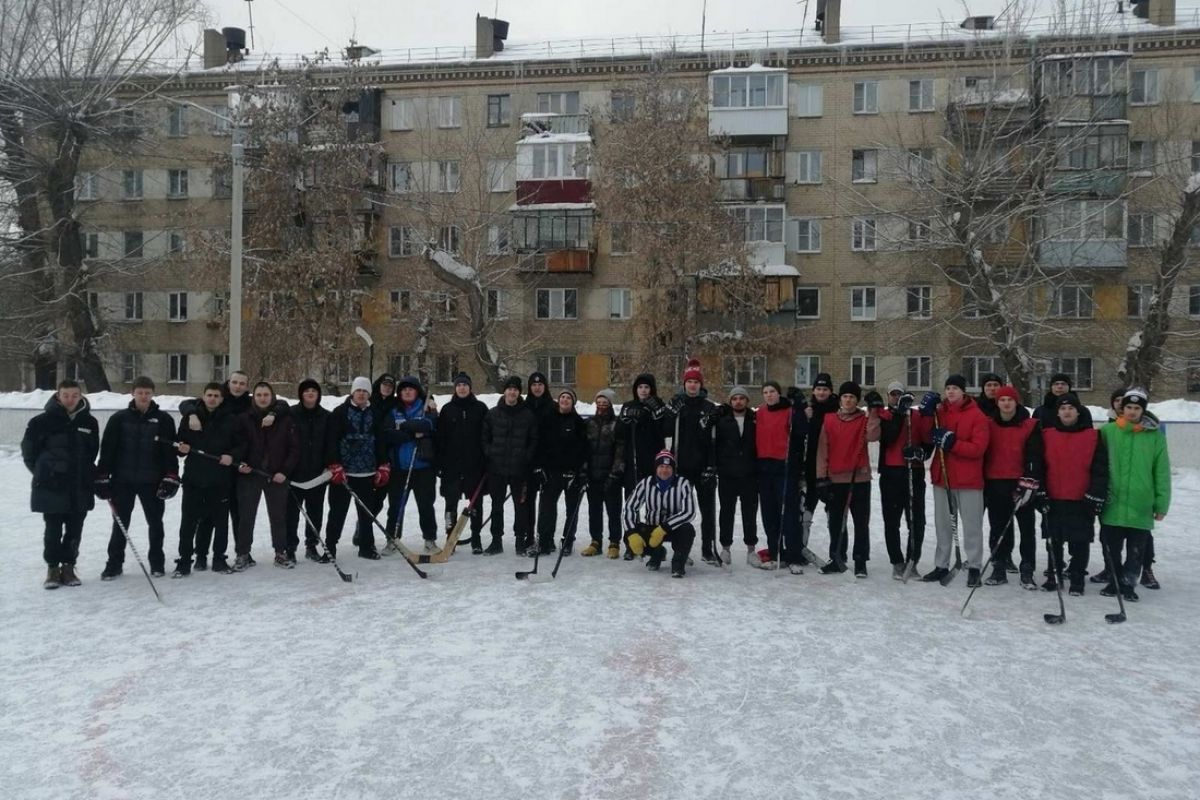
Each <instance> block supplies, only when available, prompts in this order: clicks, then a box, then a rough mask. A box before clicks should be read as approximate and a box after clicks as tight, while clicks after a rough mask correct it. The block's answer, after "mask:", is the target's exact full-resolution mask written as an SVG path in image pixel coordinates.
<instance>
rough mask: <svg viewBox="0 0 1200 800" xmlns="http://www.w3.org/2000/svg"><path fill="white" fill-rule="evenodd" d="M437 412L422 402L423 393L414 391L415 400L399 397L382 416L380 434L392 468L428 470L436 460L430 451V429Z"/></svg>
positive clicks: (432, 440)
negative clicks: (406, 403)
mask: <svg viewBox="0 0 1200 800" xmlns="http://www.w3.org/2000/svg"><path fill="white" fill-rule="evenodd" d="M437 416H438V415H437V412H436V411H430V410H429V409H428V407H426V405H425V392H424V390H422V389H418V390H417V399H416V400H413V402H412V404H411V405H407V406H406V405H405V404H404V401H403V400H399V401H397V402H396V404H395V405H393V406H392V410H391V411H390V412H389V413H388V414H387V415H386V416H385V417H384V418H383V424H382V425H381V426H380V435H381V436H382V437H383V441H384V443H385V444H387V447H388V451H389V452H390V454H391V458H392V467H393V468H394V469H402V470H405V471H407V470H408V469H409V467H410V466H411V467H412V469H429V468H430V467H432V466H433V465H434V463H435V462H436V461H437V456H436V454H435V451H434V439H433V437H434V430H435V429H436V427H437Z"/></svg>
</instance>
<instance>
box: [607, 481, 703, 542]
mask: <svg viewBox="0 0 1200 800" xmlns="http://www.w3.org/2000/svg"><path fill="white" fill-rule="evenodd" d="M695 516H696V492H695V490H694V489H692V484H691V482H690V481H688V479H687V478H684V477H681V476H679V475H676V476H675V477H674V479H673V480H672V483H671V485H670V486H668V487H667V488H666V490H665V491H664V490H662V489H659V488H658V476H656V475H651V476H650V477H648V478H643V479H642V480H641V481H639V482H638V484H637V486H635V487H633V494H632V495H630V497H629V501H628V502H626V503H625V512H624V515H623V522H624V523H625V530H627V531H628V530H633V529H634V528H636V527H637V525H638V522H639V521H640V522H645V523H646V524H647V525H652V526H653V525H662V526H663V527H665V528H668V529H671V528H676V527H678V526H680V525H683V524H685V523H688V522H691V521H692V519H693V518H694V517H695ZM639 518H640V519H639Z"/></svg>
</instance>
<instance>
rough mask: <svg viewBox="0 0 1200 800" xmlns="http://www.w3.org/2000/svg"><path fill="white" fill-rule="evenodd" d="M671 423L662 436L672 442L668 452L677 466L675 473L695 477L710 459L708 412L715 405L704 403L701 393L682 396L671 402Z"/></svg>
mask: <svg viewBox="0 0 1200 800" xmlns="http://www.w3.org/2000/svg"><path fill="white" fill-rule="evenodd" d="M671 405H672V409H673V410H674V417H675V418H674V419H673V420H671V423H670V427H669V428H668V430H667V431H666V435H667V436H670V437H671V438H672V445H671V447H672V449H674V451H675V458H676V460H677V461H678V463H679V473H680V474H681V475H684V476H688V475H691V476H698V475H699V474H700V473H701V472H703V471H704V469H705V468H706V467H708V466H709V459H710V458H711V457H712V431H711V430H710V429H709V422H710V420H711V415H712V412H713V411H714V410H715V409H716V407H717V404H716V403H714V402H713V401H712V400H709V399H708V392H707V391H705V390H704V389H701V390H700V393H699V394H698V395H696V396H695V397H688V396H687V395H686V394H684V393H683V392H680V393H679V394H677V395H675V398H674V399H673V400H672V401H671Z"/></svg>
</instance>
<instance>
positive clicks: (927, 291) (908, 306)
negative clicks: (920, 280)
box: [904, 286, 933, 319]
mask: <svg viewBox="0 0 1200 800" xmlns="http://www.w3.org/2000/svg"><path fill="white" fill-rule="evenodd" d="M904 306H905V313H907V314H908V318H909V319H931V318H932V317H933V287H932V286H909V287H907V288H906V289H905V290H904Z"/></svg>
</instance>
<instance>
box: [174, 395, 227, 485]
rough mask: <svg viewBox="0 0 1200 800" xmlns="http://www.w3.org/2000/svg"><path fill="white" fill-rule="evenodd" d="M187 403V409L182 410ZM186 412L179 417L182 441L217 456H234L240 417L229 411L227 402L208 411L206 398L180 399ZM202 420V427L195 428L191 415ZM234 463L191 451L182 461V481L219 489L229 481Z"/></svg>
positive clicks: (180, 406)
mask: <svg viewBox="0 0 1200 800" xmlns="http://www.w3.org/2000/svg"><path fill="white" fill-rule="evenodd" d="M185 405H187V409H188V410H187V411H186V412H182V409H183V408H184V406H185ZM179 408H180V409H181V413H183V416H182V418H181V419H180V420H179V441H181V442H183V443H184V444H187V445H190V446H192V447H194V448H196V449H198V450H203V451H204V452H206V453H209V454H210V455H214V456H218V457H219V456H224V455H227V456H230V457H231V458H232V457H233V440H234V432H235V430H236V429H237V417H236V416H234V415H233V414H231V413H229V409H228V408H226V407H225V404H224V403H221V405H219V406H217V407H216V409H215V410H213V411H211V412H210V411H209V410H208V408H207V407H206V406H205V405H204V402H203V401H201V400H197V401H195V402H188V403H186V404H185V403H180V404H179ZM193 417H194V418H195V419H197V420H198V421H199V423H200V430H198V431H194V430H192V425H191V418H193ZM234 470H235V467H233V466H228V467H226V466H224V465H222V464H218V463H217V462H216V461H213V460H212V459H211V458H206V457H204V456H202V455H200V454H198V453H189V454H188V455H187V456H186V457H185V458H184V462H183V485H184V486H194V487H196V488H197V489H217V488H220V487H223V486H228V485H229V476H230V474H231V473H234Z"/></svg>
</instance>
